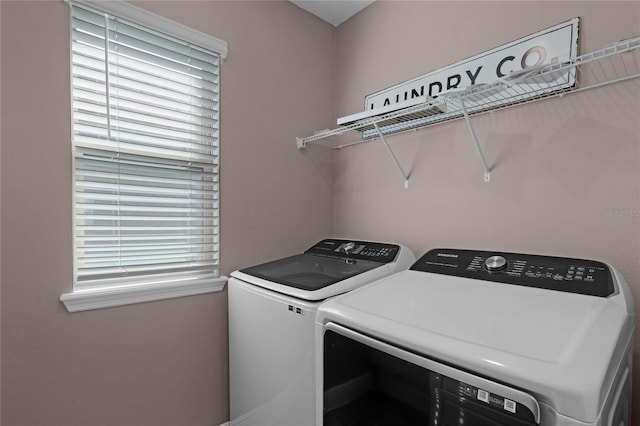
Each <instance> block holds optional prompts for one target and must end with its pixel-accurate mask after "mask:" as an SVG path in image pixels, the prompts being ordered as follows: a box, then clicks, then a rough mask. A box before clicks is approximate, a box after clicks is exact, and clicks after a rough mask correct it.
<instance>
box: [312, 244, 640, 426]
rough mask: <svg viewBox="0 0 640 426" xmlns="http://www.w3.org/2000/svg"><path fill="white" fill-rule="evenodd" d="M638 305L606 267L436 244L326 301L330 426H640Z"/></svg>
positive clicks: (322, 363) (320, 416)
mask: <svg viewBox="0 0 640 426" xmlns="http://www.w3.org/2000/svg"><path fill="white" fill-rule="evenodd" d="M634 318H635V309H634V305H633V300H632V297H631V293H630V291H629V288H628V286H627V284H626V282H625V280H624V278H623V277H622V276H621V275H620V274H619V273H618V272H617V271H616V270H615V269H614V268H613V267H611V266H609V265H607V264H604V263H602V262H596V261H591V260H583V259H569V258H559V257H551V256H538V255H527V254H515V253H493V252H487V251H473V250H457V249H436V250H432V251H430V252H428V253H426V254H425V255H424V256H423V257H422V258H420V259H419V260H418V261H417V262H416V263H415V264H414V265H413V266H412V267H411V268H410V270H406V271H403V272H399V273H397V274H394V275H392V276H390V277H387V278H383V279H381V280H379V281H377V282H375V283H372V284H370V285H368V286H366V287H364V288H362V289H359V290H355V291H353V292H351V293H349V294H346V295H343V296H340V297H336V298H334V299H332V300H329V301H327V302H326V303H324V304H323V305H322V306H321V307H320V309H319V311H318V316H317V324H316V345H317V348H318V356H317V364H316V367H317V368H316V374H317V382H316V383H317V392H316V394H317V406H316V413H317V419H316V424H317V425H327V426H333V425H340V426H348V425H365V424H373V423H375V424H377V425H381V426H384V425H398V424H402V425H405V426H410V425H418V424H420V425H434V426H435V425H444V426H453V425H456V426H458V425H463V424H464V425H466V426H486V425H492V426H526V425H529V426H532V425H543V426H560V425H563V426H578V425H580V426H585V425H594V426H595V425H612V426H625V425H629V409H630V403H631V402H630V393H631V375H632V369H631V367H632V348H633V331H634Z"/></svg>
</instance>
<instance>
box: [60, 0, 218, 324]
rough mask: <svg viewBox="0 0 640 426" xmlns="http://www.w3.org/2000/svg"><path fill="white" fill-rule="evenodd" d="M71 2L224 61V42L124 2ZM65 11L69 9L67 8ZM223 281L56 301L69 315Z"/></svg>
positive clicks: (213, 288) (203, 289) (212, 288)
mask: <svg viewBox="0 0 640 426" xmlns="http://www.w3.org/2000/svg"><path fill="white" fill-rule="evenodd" d="M74 2H75V3H78V4H84V5H87V6H90V7H93V8H95V9H99V10H102V11H104V12H106V13H109V14H112V15H114V16H118V17H120V18H123V19H127V20H129V21H133V22H135V23H138V24H140V25H144V26H146V27H149V28H151V29H154V30H156V31H159V32H162V33H164V34H167V35H170V36H173V37H176V38H179V39H182V40H184V41H187V42H191V43H193V44H196V45H198V46H201V47H203V48H206V49H209V50H213V51H215V52H216V53H219V54H220V57H221V59H224V58H226V55H227V43H226V42H225V41H223V40H220V39H218V38H216V37H213V36H210V35H208V34H205V33H201V32H199V31H196V30H193V29H191V28H189V27H187V26H184V25H182V24H179V23H177V22H174V21H171V20H169V19H167V18H164V17H162V16H159V15H156V14H153V13H151V12H148V11H146V10H144V9H140V8H138V7H136V6H133V5H131V4H129V3H126V2H124V1H120V0H116V1H95V0H93V1H92V0H74ZM69 9H71V7H70V8H69ZM227 279H228V278H227V277H226V276H220V277H219V278H216V279H208V280H193V282H186V283H185V282H183V281H177V282H175V281H168V282H157V283H152V284H148V283H147V284H132V285H126V286H117V287H109V288H95V289H91V288H89V289H81V290H78V289H74V290H73V291H72V292H70V293H64V294H62V295H61V296H60V301H61V302H63V303H64V305H65V307H66V308H67V310H68V311H69V312H77V311H85V310H91V309H100V308H107V307H114V306H121V305H128V304H133V303H141V302H149V301H154V300H162V299H168V298H175V297H182V296H191V295H196V294H204V293H212V292H217V291H221V290H222V289H223V288H224V286H225V284H226V282H227Z"/></svg>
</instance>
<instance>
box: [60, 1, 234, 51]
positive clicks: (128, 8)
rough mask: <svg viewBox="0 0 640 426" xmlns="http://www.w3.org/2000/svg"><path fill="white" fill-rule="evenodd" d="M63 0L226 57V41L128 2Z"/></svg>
mask: <svg viewBox="0 0 640 426" xmlns="http://www.w3.org/2000/svg"><path fill="white" fill-rule="evenodd" d="M65 2H67V3H69V4H71V3H78V4H84V5H87V6H90V7H93V8H95V9H98V10H101V11H103V12H107V13H111V14H113V15H115V16H119V17H121V18H125V19H129V20H130V21H133V22H136V23H138V24H141V25H144V26H146V27H149V28H152V29H154V30H157V31H160V32H162V33H165V34H169V35H172V36H174V37H177V38H179V39H181V40H184V41H188V42H191V43H193V44H195V45H198V46H200V47H204V48H207V49H211V50H213V51H214V52H217V53H219V54H220V56H221V57H222V59H225V58H226V57H227V52H228V45H227V42H226V41H224V40H221V39H219V38H217V37H214V36H212V35H209V34H206V33H203V32H200V31H198V30H194V29H193V28H190V27H188V26H186V25H182V24H180V23H178V22H175V21H172V20H171V19H167V18H165V17H164V16H160V15H156V14H155V13H152V12H149V11H147V10H145V9H141V8H139V7H137V6H134V5H132V4H129V3H127V2H125V1H122V0H108V1H105V0H65Z"/></svg>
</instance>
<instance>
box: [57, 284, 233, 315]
mask: <svg viewBox="0 0 640 426" xmlns="http://www.w3.org/2000/svg"><path fill="white" fill-rule="evenodd" d="M226 283H227V277H224V276H223V277H220V278H215V279H208V280H193V281H192V282H190V281H171V282H164V283H155V284H137V285H130V286H120V287H111V288H99V289H88V290H76V291H74V292H72V293H64V294H63V295H61V296H60V301H61V302H62V303H64V305H65V307H66V308H67V310H68V311H69V312H79V311H88V310H92V309H101V308H111V307H114V306H122V305H130V304H133V303H142V302H151V301H154V300H162V299H172V298H175V297H183V296H193V295H196V294H205V293H214V292H218V291H222V289H223V288H224V286H225V284H226Z"/></svg>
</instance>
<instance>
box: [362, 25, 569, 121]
mask: <svg viewBox="0 0 640 426" xmlns="http://www.w3.org/2000/svg"><path fill="white" fill-rule="evenodd" d="M579 23H580V18H574V19H572V20H570V21H567V22H563V23H561V24H558V25H555V26H553V27H551V28H547V29H545V30H542V31H539V32H537V33H535V34H531V35H529V36H526V37H523V38H521V39H519V40H515V41H512V42H511V43H508V44H505V45H502V46H500V47H496V48H495V49H491V50H488V51H486V52H484V53H480V54H478V55H476V56H473V57H471V58H468V59H464V60H462V61H459V62H456V63H454V64H452V65H449V66H447V67H444V68H440V69H438V70H435V71H432V72H429V73H427V74H424V75H421V76H419V77H416V78H413V79H411V80H408V81H405V82H402V83H399V84H396V85H394V86H392V87H389V88H387V89H383V90H381V91H379V92H376V93H373V94H371V95H368V96H366V97H365V111H366V110H371V109H378V108H382V107H387V106H389V105H393V104H396V103H400V102H406V101H409V100H411V99H413V98H418V97H421V96H429V97H431V98H436V97H438V96H440V95H441V94H444V93H446V92H448V91H451V90H460V89H464V88H465V87H469V86H471V85H478V84H488V83H493V82H495V81H496V80H498V79H500V78H503V77H505V76H507V75H509V73H511V72H517V71H523V70H526V69H528V68H532V67H539V66H542V65H546V64H551V63H562V62H565V61H568V60H570V59H573V58H575V57H576V56H577V55H578V27H579ZM562 79H563V80H562ZM558 80H562V81H560V83H559V82H558ZM543 84H544V83H543ZM548 84H549V91H555V90H558V89H559V88H567V87H572V86H573V85H574V84H575V73H574V72H568V71H567V72H566V73H564V74H563V75H561V76H558V78H556V79H554V81H553V82H549V83H548ZM543 90H544V87H543Z"/></svg>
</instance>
